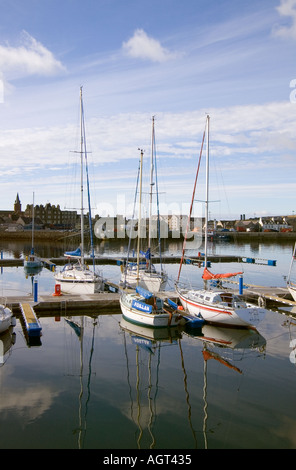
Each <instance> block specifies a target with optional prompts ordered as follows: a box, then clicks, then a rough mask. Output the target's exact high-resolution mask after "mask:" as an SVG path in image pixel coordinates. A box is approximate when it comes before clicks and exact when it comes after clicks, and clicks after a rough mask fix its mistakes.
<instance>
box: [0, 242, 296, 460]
mask: <svg viewBox="0 0 296 470" xmlns="http://www.w3.org/2000/svg"><path fill="white" fill-rule="evenodd" d="M292 245H293V242H291V243H287V244H281V245H279V244H276V245H274V244H258V243H253V244H240V245H237V244H227V243H219V244H216V245H211V250H212V251H213V252H216V253H225V254H236V253H240V254H242V253H243V254H244V255H245V256H246V257H254V258H256V260H257V261H259V260H264V259H275V260H277V265H276V266H275V267H271V266H265V265H262V264H256V265H254V264H253V265H249V264H245V263H242V264H239V265H238V264H235V263H233V264H232V265H231V269H232V268H234V269H235V271H238V270H241V269H242V270H244V281H245V282H246V283H251V284H256V285H273V286H285V276H286V275H287V273H288V270H289V266H290V258H291V252H292ZM41 248H42V249H43V252H42V249H41ZM2 249H3V253H4V256H5V257H9V258H10V257H22V256H23V252H24V251H25V252H26V249H27V247H25V246H24V245H23V244H16V243H7V244H2ZM28 249H29V248H28ZM165 249H166V251H167V253H168V254H169V253H172V254H173V253H175V252H179V251H180V249H181V246H180V244H177V243H171V244H169V245H167V246H166V247H165ZM37 250H38V252H39V254H41V255H43V256H47V257H48V256H50V255H52V256H57V255H59V254H62V252H63V247H62V246H61V247H57V246H55V247H51V246H50V245H49V246H45V247H38V246H37ZM97 252H99V253H100V254H104V253H106V254H108V255H111V254H113V255H114V256H116V255H118V254H120V253H122V252H124V248H122V247H120V246H119V245H117V246H115V245H114V243H113V244H112V243H104V244H100V245H99V246H98V247H97ZM100 268H101V267H100ZM228 268H229V265H227V266H223V265H222V266H219V267H218V265H215V264H213V265H212V270H213V271H216V272H217V271H218V269H221V270H223V271H225V270H228ZM102 269H103V271H104V275H105V276H106V277H107V278H109V279H112V280H113V281H116V280H118V279H119V276H120V270H119V267H118V266H104V267H102ZM167 271H168V273H169V275H170V277H171V284H170V286H171V288H173V279H174V278H176V275H177V271H178V266H177V265H167ZM184 271H185V272H184V273H183V272H182V276H183V280H186V278H187V279H188V280H190V281H193V282H195V281H196V283H197V284H198V282H199V279H200V276H201V271H200V269H199V268H197V267H193V266H186V267H185V268H184ZM37 280H38V289H39V292H40V293H51V292H53V291H54V281H53V277H52V273H50V272H49V271H47V270H46V269H43V270H42V272H41V273H40V274H39V275H38V276H37ZM31 289H32V280H31V279H30V278H28V279H26V277H25V274H24V272H23V269H22V268H5V269H3V270H2V274H1V290H2V294H1V295H2V296H7V295H16V294H17V293H20V294H22V295H23V294H25V293H30V292H31ZM288 310H289V309H285V310H282V311H266V315H265V318H264V320H263V321H262V322H261V323H260V324H259V325H258V334H254V333H253V334H247V333H246V332H244V331H240V330H232V329H221V328H220V329H219V328H214V327H209V326H205V327H204V328H203V330H202V334H201V335H196V333H195V334H194V332H193V333H192V332H191V333H190V332H188V331H178V330H171V331H161V332H157V333H156V332H154V333H155V334H157V335H158V337H153V331H151V330H148V331H145V330H144V329H142V330H141V331H140V330H137V329H136V328H135V327H133V326H132V325H129V324H127V323H123V322H122V319H121V314H120V311H119V312H118V314H110V315H108V314H106V315H98V314H97V312H96V311H93V314H92V315H88V316H87V317H86V316H85V317H80V316H76V317H72V318H71V319H70V320H72V322H74V321H75V323H76V324H77V325H78V327H79V334H80V336H78V334H77V328H76V329H75V328H74V324H73V323H71V322H70V321H68V320H69V318H67V319H66V318H64V317H59V318H54V317H47V318H41V319H40V320H41V324H42V333H43V334H42V337H41V344H40V345H39V346H33V347H29V346H28V344H27V342H26V339H25V337H24V333H23V330H22V327H21V325H20V323H19V322H17V325H16V327H15V328H14V333H13V336H8V337H7V338H6V341H8V343H9V341H12V343H11V347H10V349H9V351H8V352H7V353H6V355H5V357H4V363H3V364H2V365H1V367H0V393H1V400H0V420H1V426H0V442H1V448H3V449H17V448H26V449H40V448H46V449H60V448H66V449H75V448H84V449H90V448H92V449H188V450H191V451H193V450H194V449H204V448H208V449H218V448H219V449H220V448H224V449H257V448H277V449H280V448H284V449H289V448H295V447H296V438H295V434H294V431H295V427H296V408H295V406H294V405H293V403H294V395H295V390H296V369H295V355H294V354H293V347H294V345H295V344H296V319H295V320H294V319H293V317H291V316H287V315H285V313H287V312H288ZM70 313H71V312H68V314H70ZM221 344H223V345H226V346H223V347H222V346H221Z"/></svg>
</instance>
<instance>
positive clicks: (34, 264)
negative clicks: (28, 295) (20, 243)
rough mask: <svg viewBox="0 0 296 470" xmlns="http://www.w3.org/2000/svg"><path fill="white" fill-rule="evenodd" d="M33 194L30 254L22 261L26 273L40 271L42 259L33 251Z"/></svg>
mask: <svg viewBox="0 0 296 470" xmlns="http://www.w3.org/2000/svg"><path fill="white" fill-rule="evenodd" d="M34 207H35V206H34V193H33V207H32V246H31V253H30V254H29V255H28V256H26V258H25V259H24V268H25V270H27V271H31V270H40V269H41V268H42V266H43V263H42V259H41V258H40V257H39V256H37V255H36V254H35V249H34V230H35V215H34V214H35V210H34Z"/></svg>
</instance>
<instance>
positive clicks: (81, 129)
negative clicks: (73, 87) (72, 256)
mask: <svg viewBox="0 0 296 470" xmlns="http://www.w3.org/2000/svg"><path fill="white" fill-rule="evenodd" d="M80 174H81V183H80V184H81V189H80V194H81V264H84V210H83V102H82V86H81V87H80Z"/></svg>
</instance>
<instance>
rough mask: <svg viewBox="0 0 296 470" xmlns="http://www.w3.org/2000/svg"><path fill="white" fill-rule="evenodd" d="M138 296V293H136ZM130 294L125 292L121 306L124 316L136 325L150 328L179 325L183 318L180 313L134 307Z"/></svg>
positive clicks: (121, 299) (121, 298)
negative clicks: (151, 311) (152, 311)
mask: <svg viewBox="0 0 296 470" xmlns="http://www.w3.org/2000/svg"><path fill="white" fill-rule="evenodd" d="M135 298H136V295H135ZM129 299H131V295H130V294H125V293H123V294H122V295H121V297H120V300H119V302H120V307H121V311H122V315H123V317H124V318H125V319H126V320H128V321H130V322H131V323H134V324H136V325H145V326H147V327H150V328H164V327H172V326H178V325H179V324H180V321H181V319H182V317H181V315H179V314H178V313H171V314H169V313H165V312H164V311H161V312H159V313H145V312H142V311H140V310H137V309H135V308H133V307H132V304H131V302H129Z"/></svg>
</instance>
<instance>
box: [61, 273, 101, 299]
mask: <svg viewBox="0 0 296 470" xmlns="http://www.w3.org/2000/svg"><path fill="white" fill-rule="evenodd" d="M55 281H56V284H59V285H60V286H61V292H62V293H65V294H77V295H83V294H95V293H96V292H100V291H101V290H102V289H101V286H102V282H101V281H98V282H96V281H86V280H77V279H76V280H75V279H64V278H62V277H59V276H57V277H56V278H55Z"/></svg>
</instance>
